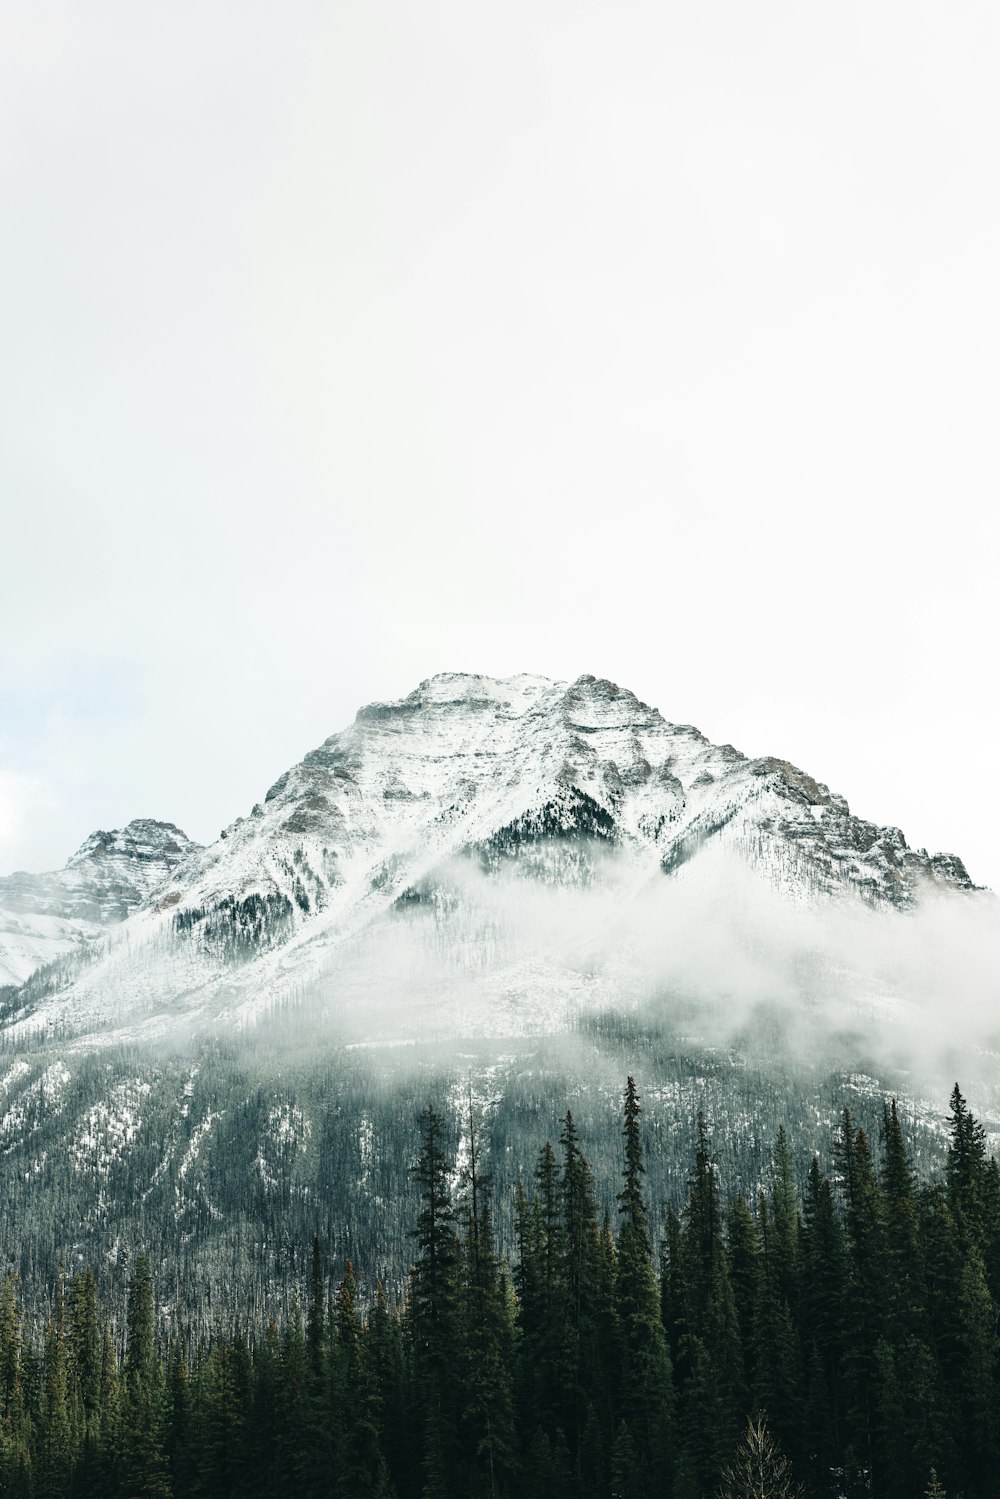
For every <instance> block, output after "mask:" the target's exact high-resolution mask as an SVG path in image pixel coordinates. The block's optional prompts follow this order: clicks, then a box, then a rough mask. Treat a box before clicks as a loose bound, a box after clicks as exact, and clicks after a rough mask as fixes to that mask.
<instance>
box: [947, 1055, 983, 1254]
mask: <svg viewBox="0 0 1000 1499" xmlns="http://www.w3.org/2000/svg"><path fill="white" fill-rule="evenodd" d="M949 1133H950V1142H949V1145H948V1159H947V1164H946V1167H945V1180H946V1183H947V1188H948V1205H949V1207H950V1208H951V1214H952V1217H953V1218H954V1220H955V1222H956V1224H957V1226H958V1230H959V1233H960V1235H961V1238H962V1245H963V1248H965V1247H968V1246H970V1245H973V1244H974V1245H975V1246H976V1247H977V1248H978V1249H979V1250H980V1251H982V1249H983V1241H984V1228H985V1224H984V1222H983V1208H984V1206H985V1203H984V1198H985V1190H986V1134H985V1131H984V1130H983V1127H982V1125H981V1124H980V1123H979V1122H978V1120H977V1119H975V1118H974V1117H973V1115H972V1114H971V1113H970V1112H969V1106H968V1104H967V1103H966V1101H965V1099H964V1098H963V1097H962V1094H961V1091H960V1090H959V1086H958V1084H957V1083H956V1084H955V1086H954V1088H953V1089H952V1093H951V1123H950V1126H949Z"/></svg>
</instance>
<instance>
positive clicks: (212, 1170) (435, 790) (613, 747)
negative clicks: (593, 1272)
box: [0, 674, 1000, 1309]
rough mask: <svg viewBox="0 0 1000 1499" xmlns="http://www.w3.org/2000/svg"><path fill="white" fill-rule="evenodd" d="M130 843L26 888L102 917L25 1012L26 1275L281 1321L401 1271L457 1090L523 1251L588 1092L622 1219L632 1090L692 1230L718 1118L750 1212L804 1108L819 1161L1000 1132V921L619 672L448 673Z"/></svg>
mask: <svg viewBox="0 0 1000 1499" xmlns="http://www.w3.org/2000/svg"><path fill="white" fill-rule="evenodd" d="M130 827H131V828H132V829H136V828H137V825H135V824H133V825H130ZM146 830H148V831H146ZM129 831H130V830H129V829H126V830H123V833H122V834H117V835H96V842H95V840H89V841H88V845H85V850H84V851H81V855H78V856H76V859H75V860H73V861H71V863H70V865H69V866H68V867H67V870H66V871H62V872H60V874H59V875H58V876H44V877H38V879H37V880H36V881H35V882H34V884H32V883H31V882H30V879H29V877H26V876H15V877H13V880H14V882H15V886H16V885H17V881H28V883H27V884H22V885H21V886H20V887H18V888H19V890H20V894H19V895H18V899H19V900H20V901H21V902H22V905H23V907H24V910H23V912H22V919H24V920H25V921H28V920H29V919H30V920H34V921H36V922H41V921H45V920H49V919H51V920H53V921H55V920H56V919H57V918H56V917H55V916H51V917H50V914H49V913H50V911H51V910H55V909H58V911H59V912H60V913H65V912H67V911H69V912H70V914H71V915H73V916H74V917H80V918H85V919H86V920H88V921H91V922H92V925H93V931H89V930H88V932H87V934H86V935H87V938H88V940H87V941H86V942H85V943H84V944H83V945H82V946H79V947H76V946H74V947H73V948H72V950H70V951H66V952H64V953H63V955H62V956H59V957H57V959H56V960H55V961H54V962H51V963H48V964H46V965H44V966H42V967H40V968H38V969H37V970H36V971H35V972H34V973H32V974H31V975H30V976H29V977H28V978H27V980H26V981H25V982H24V983H23V984H22V985H21V986H20V987H19V988H17V989H15V990H6V991H4V992H3V993H2V994H0V1201H3V1202H4V1204H5V1209H6V1211H5V1214H3V1215H0V1220H3V1221H5V1222H6V1223H7V1224H8V1225H17V1231H16V1235H15V1233H14V1231H13V1229H12V1228H9V1227H8V1229H7V1230H6V1236H5V1237H4V1236H2V1235H0V1252H2V1253H4V1254H6V1255H7V1256H8V1258H9V1259H10V1262H11V1263H12V1265H14V1266H15V1267H16V1268H17V1269H18V1270H19V1272H20V1274H21V1275H22V1278H23V1279H24V1281H25V1284H26V1285H27V1284H29V1283H30V1284H36V1283H39V1278H40V1277H49V1278H51V1276H52V1275H54V1274H55V1273H56V1270H57V1269H58V1266H59V1265H60V1264H76V1263H79V1262H81V1260H91V1261H93V1262H95V1263H99V1264H101V1265H102V1266H104V1267H105V1269H106V1272H107V1273H108V1274H109V1275H111V1276H112V1277H114V1276H115V1275H116V1274H117V1273H118V1271H117V1269H116V1267H118V1266H119V1265H121V1264H122V1263H124V1257H126V1256H127V1254H128V1253H129V1251H130V1249H131V1248H134V1247H135V1246H137V1245H139V1244H142V1245H144V1246H145V1247H146V1248H147V1250H148V1251H149V1252H150V1254H151V1256H152V1258H153V1261H154V1264H156V1265H157V1266H158V1269H159V1274H160V1276H161V1281H163V1282H164V1283H165V1284H167V1285H169V1286H170V1287H173V1288H174V1289H173V1290H172V1291H171V1292H170V1298H171V1304H173V1305H176V1306H177V1307H178V1308H185V1309H190V1308H191V1307H192V1306H204V1305H206V1304H207V1302H208V1300H209V1298H211V1297H213V1296H215V1295H216V1294H217V1293H218V1291H219V1288H220V1287H221V1286H224V1285H225V1284H227V1283H228V1284H232V1283H238V1284H240V1285H249V1286H251V1287H252V1288H253V1291H252V1295H253V1296H254V1297H255V1298H256V1302H255V1304H257V1305H260V1306H263V1305H264V1304H265V1302H266V1301H267V1298H268V1297H269V1296H270V1295H271V1294H272V1293H273V1291H274V1288H275V1287H284V1288H285V1289H286V1290H287V1289H288V1287H289V1285H290V1284H292V1283H294V1281H295V1278H296V1277H297V1276H299V1275H301V1273H302V1272H303V1270H304V1267H305V1265H306V1264H307V1246H308V1244H309V1243H310V1242H311V1239H312V1235H313V1233H315V1232H317V1231H318V1232H319V1233H320V1234H321V1235H322V1237H323V1238H324V1241H325V1242H326V1243H327V1244H328V1245H329V1246H330V1248H331V1252H332V1253H333V1254H334V1256H335V1258H336V1259H337V1261H338V1262H339V1263H340V1264H341V1265H342V1264H343V1262H344V1260H346V1258H347V1257H348V1256H350V1257H351V1258H353V1260H354V1263H355V1265H356V1266H359V1267H360V1268H361V1270H362V1274H363V1275H367V1276H368V1277H369V1282H370V1280H371V1279H372V1278H373V1277H374V1276H375V1275H382V1276H383V1278H384V1279H385V1280H386V1281H387V1283H396V1284H398V1281H399V1276H400V1275H401V1273H402V1271H403V1270H405V1267H406V1264H407V1263H408V1258H409V1256H410V1254H411V1252H412V1246H411V1241H410V1239H409V1238H408V1232H409V1225H410V1223H411V1221H412V1215H413V1202H412V1190H413V1189H412V1181H411V1178H410V1176H409V1174H408V1167H409V1166H410V1165H411V1164H412V1160H413V1149H414V1144H415V1132H414V1124H413V1121H414V1117H415V1115H416V1113H417V1111H418V1110H419V1109H420V1108H422V1107H424V1106H425V1105H426V1103H427V1102H428V1101H433V1102H435V1103H436V1104H437V1106H438V1107H439V1108H441V1109H442V1110H443V1111H444V1113H445V1115H446V1118H447V1122H448V1129H449V1131H450V1139H451V1144H452V1147H453V1148H454V1149H455V1150H457V1151H459V1152H461V1150H462V1149H463V1148H464V1147H463V1145H462V1140H463V1139H464V1138H465V1136H464V1133H463V1132H464V1130H465V1128H466V1122H467V1120H468V1117H469V1113H470V1110H471V1111H472V1112H473V1113H474V1114H475V1117H476V1119H477V1124H478V1126H479V1135H480V1139H481V1141H482V1143H483V1147H484V1149H485V1151H486V1154H487V1157H488V1162H489V1170H490V1172H491V1174H492V1176H493V1179H494V1184H495V1189H496V1196H497V1211H498V1222H499V1224H500V1228H501V1232H502V1234H504V1235H505V1236H507V1239H508V1242H509V1236H510V1233H511V1232H512V1225H511V1203H512V1201H513V1193H514V1184H515V1182H516V1181H517V1179H518V1178H519V1177H522V1176H525V1177H526V1176H530V1174H531V1172H532V1171H533V1170H534V1151H535V1149H536V1147H537V1142H538V1140H539V1138H544V1137H545V1134H546V1133H548V1134H549V1136H550V1138H552V1139H557V1138H558V1134H559V1130H560V1124H559V1122H558V1116H559V1114H560V1113H561V1112H562V1111H563V1110H564V1109H565V1107H567V1106H571V1107H572V1110H573V1114H574V1118H575V1119H576V1121H577V1124H578V1127H579V1129H580V1131H581V1136H582V1138H583V1140H584V1141H585V1144H586V1149H587V1153H588V1155H589V1157H590V1159H591V1160H592V1162H593V1164H594V1168H595V1173H596V1178H597V1183H598V1190H599V1196H600V1200H601V1203H602V1206H607V1208H608V1209H609V1211H610V1212H611V1213H612V1214H613V1213H614V1211H615V1195H614V1194H615V1191H616V1175H617V1172H618V1169H619V1150H620V1112H619V1099H620V1088H621V1084H622V1081H623V1079H624V1077H625V1076H626V1074H632V1075H634V1076H635V1077H636V1079H637V1081H638V1083H639V1086H640V1089H641V1090H642V1093H643V1109H644V1123H645V1131H646V1140H647V1149H648V1170H649V1176H648V1187H649V1200H650V1202H651V1203H652V1204H653V1217H654V1229H656V1231H659V1227H661V1226H662V1221H663V1220H662V1213H663V1208H664V1205H665V1204H666V1203H667V1202H670V1201H672V1202H673V1203H674V1204H675V1205H679V1204H680V1200H681V1197H682V1195H683V1184H684V1181H685V1179H686V1174H687V1171H688V1169H689V1164H690V1149H691V1142H692V1139H693V1137H694V1131H695V1120H696V1118H697V1116H698V1114H699V1113H702V1114H704V1115H705V1116H706V1118H707V1119H708V1121H709V1125H710V1127H711V1128H712V1130H713V1132H714V1140H715V1148H716V1150H717V1154H718V1162H719V1172H720V1179H721V1181H722V1183H723V1186H724V1188H725V1189H726V1190H729V1189H738V1190H740V1191H742V1192H743V1193H744V1194H745V1195H746V1197H747V1199H748V1200H753V1199H754V1197H755V1195H756V1192H757V1190H758V1188H759V1187H760V1186H761V1184H762V1182H763V1181H764V1180H766V1172H767V1170H768V1169H769V1168H768V1165H767V1162H768V1161H769V1159H770V1155H771V1141H772V1140H773V1138H774V1133H775V1131H776V1129H777V1127H778V1125H779V1124H783V1125H785V1127H786V1129H787V1132H788V1139H789V1144H790V1146H791V1148H792V1150H793V1153H794V1154H795V1155H796V1156H798V1155H802V1156H803V1158H805V1159H808V1158H809V1155H810V1153H811V1152H812V1151H813V1150H817V1151H820V1152H821V1153H822V1152H823V1151H825V1150H826V1149H827V1146H828V1141H829V1139H830V1136H831V1133H832V1128H833V1120H834V1119H835V1117H836V1115H837V1113H838V1111H839V1109H840V1107H841V1106H842V1104H843V1103H844V1102H847V1101H849V1102H850V1105H851V1109H852V1114H853V1115H854V1117H855V1118H856V1119H857V1120H858V1122H861V1123H864V1124H865V1126H866V1128H868V1129H870V1130H871V1131H872V1132H873V1137H874V1138H877V1132H878V1128H879V1120H880V1118H881V1101H882V1097H883V1095H884V1090H885V1089H888V1088H891V1089H892V1091H893V1093H894V1094H895V1095H896V1096H897V1097H898V1098H899V1100H900V1107H901V1109H902V1110H903V1113H904V1116H905V1117H906V1118H907V1119H908V1121H909V1126H908V1127H909V1128H910V1129H911V1132H912V1136H913V1139H914V1142H915V1144H916V1145H917V1146H918V1148H919V1152H922V1153H923V1156H924V1158H930V1157H931V1156H933V1152H934V1149H935V1148H936V1141H937V1140H938V1139H939V1135H940V1118H939V1113H938V1110H939V1102H938V1101H939V1099H940V1098H941V1097H942V1096H945V1095H946V1093H947V1090H948V1088H950V1086H951V1084H952V1083H953V1081H954V1078H955V1077H956V1076H960V1077H961V1078H962V1081H963V1083H964V1084H966V1085H967V1086H968V1085H975V1087H976V1088H977V1089H978V1090H979V1091H977V1092H976V1093H975V1094H973V1096H974V1098H975V1100H976V1105H977V1112H978V1113H979V1114H980V1116H981V1117H982V1118H983V1119H984V1122H985V1123H986V1125H987V1128H988V1129H990V1130H994V1129H997V1128H1000V1087H998V1083H1000V1037H998V1036H996V1035H994V1034H993V1027H994V1026H995V1025H996V1021H995V1019H994V1017H996V1016H997V1015H998V1014H1000V1005H998V1003H997V1000H998V998H1000V994H998V982H997V974H998V973H1000V918H998V911H1000V903H998V902H997V901H996V900H995V898H994V897H993V896H992V895H990V894H989V892H984V891H980V890H977V889H975V888H974V887H973V885H972V884H971V882H970V880H969V878H968V875H967V874H966V871H965V869H964V867H963V865H962V863H961V861H960V860H959V859H958V858H957V857H955V856H953V855H945V854H933V855H931V854H928V853H926V852H925V851H924V850H921V849H911V848H910V847H909V846H908V845H907V843H906V840H905V839H904V837H903V835H902V833H901V832H899V830H898V829H895V828H883V827H878V826H875V825H874V824H871V823H867V822H865V821H863V820H861V819H859V818H857V817H855V816H853V815H852V813H851V811H850V809H849V807H848V805H847V803H846V801H845V800H844V799H843V797H841V796H838V795H836V794H834V793H832V792H831V791H830V790H829V789H828V788H827V787H826V786H824V785H823V784H821V783H820V782H818V781H816V780H814V779H813V778H812V777H811V776H809V775H808V774H806V773H805V772H803V771H801V770H798V769H796V768H795V767H794V766H792V765H789V764H788V763H787V762H785V761H783V760H779V759H771V758H765V759H748V758H747V757H746V756H744V755H742V754H741V753H740V752H739V751H738V750H736V749H734V748H733V747H732V746H731V745H714V744H712V743H710V742H709V741H708V740H707V739H706V738H705V736H704V735H702V734H701V733H699V732H698V731H697V730H696V729H694V728H691V727H690V726H688V725H677V724H672V723H670V722H668V721H666V720H665V719H664V718H663V717H662V716H661V715H660V713H659V712H658V711H657V710H656V709H654V708H651V707H649V706H647V705H646V704H645V703H642V702H641V701H639V700H638V699H637V698H636V697H635V696H634V695H633V694H632V693H630V692H628V691H626V690H624V689H622V688H619V687H617V686H615V685H614V684H613V683H611V682H608V681H601V680H597V679H595V678H593V677H589V676H585V677H581V678H579V679H578V680H577V681H575V682H572V683H565V682H552V681H549V680H547V679H545V678H542V677H537V676H517V677H511V678H507V679H492V678H488V677H482V676H461V675H454V674H446V675H442V676H437V677H433V678H431V679H430V680H428V681H426V682H424V683H422V684H421V685H420V687H418V688H417V689H416V690H415V691H414V692H412V693H410V694H409V696H407V697H405V698H403V699H401V700H400V701H398V702H393V703H376V704H372V705H370V706H368V707H365V708H362V709H361V710H360V712H359V713H358V714H357V717H356V718H355V720H354V722H353V724H351V725H350V726H349V727H347V728H346V729H344V730H342V731H341V732H340V733H337V734H334V735H333V736H332V737H331V738H330V739H327V740H326V741H325V742H324V743H323V744H322V745H320V746H319V748H317V749H315V750H313V751H311V752H310V753H309V754H307V755H306V756H305V757H304V759H303V760H302V761H300V762H299V763H298V764H297V765H295V766H293V767H292V768H291V769H289V770H287V771H286V772H285V773H284V774H283V775H282V776H280V777H279V779H278V780H277V781H276V782H275V783H274V784H273V785H272V786H271V788H270V790H269V791H268V792H267V793H266V795H265V796H264V797H263V798H262V800H261V801H260V802H259V803H258V804H257V805H256V806H254V807H253V809H252V810H251V811H250V812H249V814H248V815H247V816H246V817H244V818H240V819H238V820H237V821H236V822H235V823H233V824H232V826H230V827H229V828H227V829H226V831H225V833H224V834H223V836H222V837H221V838H220V839H219V840H218V841H217V842H216V843H214V844H212V845H211V846H210V847H207V848H202V849H199V848H195V847H194V846H193V845H191V844H189V843H188V841H187V840H186V839H184V837H183V835H182V834H179V833H178V832H177V830H176V829H170V828H169V827H167V826H166V825H162V824H159V825H157V824H143V825H138V830H137V831H136V832H135V833H134V835H133V836H132V839H131V842H130V841H129V840H128V839H127V838H126V834H128V833H129ZM105 839H106V840H107V842H105V841H104V840H105ZM141 849H146V850H147V851H148V853H149V857H148V858H147V859H145V860H144V859H143V858H141V857H139V854H138V852H137V851H138V850H141ZM84 871H87V874H86V878H85V877H84ZM130 871H131V873H129V872H130ZM137 871H142V875H143V879H145V878H146V876H148V880H147V882H146V883H142V881H141V880H140V875H139V873H137ZM99 875H102V876H103V880H102V879H101V878H99V877H98V876H99ZM126 876H127V878H126ZM53 881H55V882H56V883H55V884H53V883H52V882H53ZM129 881H130V882H131V883H129ZM10 887H11V882H10V881H7V882H6V886H5V888H10ZM126 887H127V888H126ZM85 890H86V891H88V892H89V894H87V896H86V899H85V897H84V894H83V893H80V892H83V891H85ZM53 891H55V892H56V893H55V894H53V893H52V892H53ZM68 892H77V894H72V895H71V894H70V893H68ZM115 892H117V893H115ZM71 901H75V902H76V904H75V905H73V904H70V902H71ZM32 902H34V904H32ZM47 902H52V905H51V907H50V906H49V905H47V904H46V903H47ZM58 902H62V904H58ZM7 904H10V900H9V897H8V900H7ZM133 905H135V909H131V910H130V907H132V906H133ZM122 918H124V919H122ZM61 919H66V920H68V919H69V918H68V917H67V916H65V914H63V916H62V918H61ZM108 922H110V923H111V924H105V923H108ZM95 934H97V935H95ZM66 945H67V947H68V946H69V941H68V940H67V943H66ZM942 1073H945V1074H946V1076H945V1077H944V1078H942V1076H941V1074H942Z"/></svg>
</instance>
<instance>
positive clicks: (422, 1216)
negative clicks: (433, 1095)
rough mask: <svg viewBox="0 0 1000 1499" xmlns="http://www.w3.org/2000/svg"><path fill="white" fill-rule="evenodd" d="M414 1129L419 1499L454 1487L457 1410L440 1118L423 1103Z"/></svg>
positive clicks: (446, 1495)
mask: <svg viewBox="0 0 1000 1499" xmlns="http://www.w3.org/2000/svg"><path fill="white" fill-rule="evenodd" d="M420 1131H421V1143H420V1154H419V1156H418V1158H417V1164H416V1166H415V1167H414V1168H413V1174H414V1177H415V1179H416V1181H417V1184H418V1187H419V1189H420V1211H419V1213H418V1216H417V1226H416V1230H415V1238H416V1243H417V1258H416V1261H415V1263H414V1266H413V1271H412V1274H411V1278H410V1301H411V1309H410V1324H411V1328H412V1337H413V1361H414V1372H415V1376H416V1393H417V1400H418V1404H419V1408H420V1417H421V1429H422V1432H423V1474H424V1491H423V1492H424V1499H452V1495H453V1494H454V1493H455V1492H456V1490H457V1486H458V1473H459V1451H458V1429H459V1413H460V1407H461V1388H460V1384H459V1378H458V1371H459V1368H460V1366H461V1337H460V1332H461V1324H460V1318H459V1275H458V1270H459V1244H458V1236H457V1233H456V1228H455V1214H454V1209H453V1206H452V1200H451V1186H450V1181H449V1178H450V1175H451V1163H450V1161H449V1160H448V1157H447V1154H446V1152H445V1141H444V1121H443V1120H442V1119H441V1117H440V1115H439V1114H437V1113H436V1112H435V1111H434V1109H433V1108H431V1107H429V1106H428V1108H427V1109H425V1110H424V1112H423V1114H421V1116H420Z"/></svg>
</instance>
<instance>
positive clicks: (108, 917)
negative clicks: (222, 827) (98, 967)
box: [0, 817, 198, 986]
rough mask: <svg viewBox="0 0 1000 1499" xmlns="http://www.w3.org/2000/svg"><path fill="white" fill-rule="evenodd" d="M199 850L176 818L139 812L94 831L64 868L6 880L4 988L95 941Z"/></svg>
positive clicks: (0, 930) (0, 926) (1, 913)
mask: <svg viewBox="0 0 1000 1499" xmlns="http://www.w3.org/2000/svg"><path fill="white" fill-rule="evenodd" d="M197 848H198V845H197V844H195V843H192V842H191V840H190V839H189V838H188V837H187V836H186V835H185V834H184V833H182V832H181V830H180V828H177V827H175V826H174V825H173V823H171V822H154V821H153V820H152V819H151V818H146V817H139V818H136V819H135V820H134V821H132V822H130V823H129V824H128V825H127V826H126V827H124V828H116V829H114V831H112V832H102V831H98V832H96V833H91V835H90V837H89V838H87V839H86V841H85V842H84V843H82V844H81V846H80V847H79V848H78V849H77V851H76V853H75V854H73V856H72V858H70V859H69V861H68V862H67V864H66V866H65V868H64V869H57V870H53V871H51V872H50V873H48V874H25V873H23V872H20V871H19V872H18V873H15V874H11V875H7V876H5V877H2V878H0V986H2V985H4V984H18V983H22V982H23V981H24V980H25V979H26V978H28V976H29V975H30V974H31V973H33V972H34V971H35V969H37V968H39V967H41V966H42V965H43V964H46V963H51V962H52V961H53V960H54V959H55V958H59V957H62V956H64V955H66V954H67V953H72V952H75V951H78V950H79V949H80V948H81V947H83V946H85V945H86V944H88V943H91V942H94V941H96V940H97V938H98V937H99V936H100V935H101V934H102V932H104V930H105V929H106V928H107V927H109V926H113V925H115V924H116V923H117V922H120V921H124V920H125V919H126V917H128V916H131V915H132V913H133V912H134V911H136V910H138V908H139V907H140V906H141V905H142V904H143V903H144V902H145V901H146V900H147V899H148V898H149V897H150V896H151V895H152V894H153V893H154V892H155V891H156V890H157V889H158V888H159V887H160V886H161V885H162V884H163V883H164V881H165V880H167V879H168V878H169V877H170V876H171V875H172V874H173V873H174V871H175V870H176V869H177V867H178V865H179V864H181V863H182V862H183V860H184V859H186V858H187V857H188V856H189V855H190V854H192V853H194V852H195V851H196V850H197Z"/></svg>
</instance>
